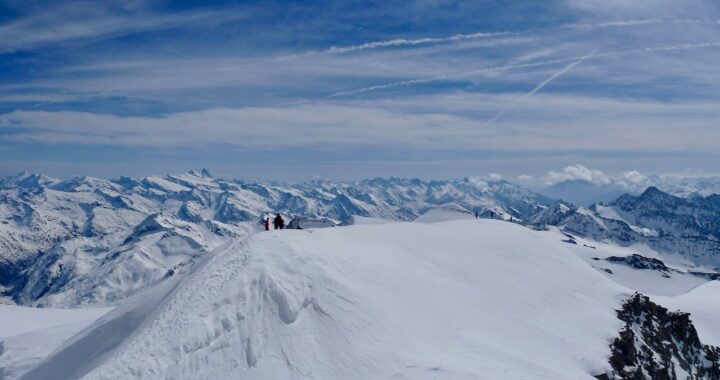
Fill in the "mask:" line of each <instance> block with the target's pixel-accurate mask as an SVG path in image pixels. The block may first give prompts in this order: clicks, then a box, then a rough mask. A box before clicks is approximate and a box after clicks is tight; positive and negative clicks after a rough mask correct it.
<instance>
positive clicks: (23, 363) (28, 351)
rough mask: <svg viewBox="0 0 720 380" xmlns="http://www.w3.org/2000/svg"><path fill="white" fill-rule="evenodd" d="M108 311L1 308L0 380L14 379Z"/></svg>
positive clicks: (6, 306)
mask: <svg viewBox="0 0 720 380" xmlns="http://www.w3.org/2000/svg"><path fill="white" fill-rule="evenodd" d="M109 310H110V309H107V308H105V309H72V310H71V309H39V308H29V307H21V306H11V305H0V379H12V378H16V377H17V376H19V375H20V374H21V373H23V372H25V371H27V370H28V369H29V368H30V367H31V366H33V365H34V364H36V363H37V362H38V361H40V360H42V359H43V358H44V357H46V356H47V355H48V354H49V353H50V352H51V351H52V350H54V349H55V348H57V347H58V346H60V345H61V344H62V343H63V342H64V341H66V340H67V339H68V338H70V337H71V336H73V335H74V334H76V333H78V332H79V331H81V330H82V329H84V328H86V327H87V326H88V325H90V324H91V323H92V322H93V321H95V320H96V319H98V318H99V317H101V316H102V315H104V314H105V313H107V312H108V311H109Z"/></svg>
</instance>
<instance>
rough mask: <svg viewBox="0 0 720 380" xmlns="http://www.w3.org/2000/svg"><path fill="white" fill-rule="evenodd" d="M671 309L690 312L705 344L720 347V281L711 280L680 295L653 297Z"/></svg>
mask: <svg viewBox="0 0 720 380" xmlns="http://www.w3.org/2000/svg"><path fill="white" fill-rule="evenodd" d="M653 300H655V301H656V302H658V303H660V304H662V305H663V306H665V307H667V308H669V309H670V310H682V311H684V312H686V313H690V314H691V315H690V319H691V320H692V321H693V323H694V324H695V327H696V329H697V331H698V335H699V336H700V339H702V342H703V343H704V344H710V345H713V346H718V347H720V302H718V300H720V281H710V282H707V283H705V284H702V285H700V286H698V287H697V288H695V289H693V290H692V291H690V292H688V293H687V294H683V295H681V296H678V297H653Z"/></svg>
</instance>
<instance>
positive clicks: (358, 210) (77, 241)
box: [0, 170, 552, 306]
mask: <svg viewBox="0 0 720 380" xmlns="http://www.w3.org/2000/svg"><path fill="white" fill-rule="evenodd" d="M450 203H452V204H457V205H459V206H460V207H463V208H466V209H468V210H472V211H477V212H483V211H485V210H493V213H495V214H496V215H498V216H500V217H504V218H505V219H508V218H510V217H514V218H515V219H517V220H522V219H523V218H524V217H525V216H527V215H529V214H532V213H535V212H537V211H538V210H539V209H540V208H541V207H542V206H545V205H549V204H551V203H552V201H551V200H549V199H547V198H545V197H543V196H540V195H538V194H536V193H533V192H532V191H529V190H526V189H523V188H521V187H519V186H516V185H513V184H510V183H508V182H504V181H496V182H487V181H482V180H478V179H472V178H470V179H462V180H455V181H421V180H418V179H398V178H390V179H380V178H376V179H372V180H364V181H358V182H349V183H344V182H330V181H316V182H310V183H302V184H294V185H288V184H275V183H247V182H242V181H227V180H221V179H216V178H213V177H212V176H210V173H209V172H207V171H205V170H203V171H191V172H188V173H184V174H180V175H170V176H162V177H161V176H153V177H147V178H140V179H132V178H127V177H121V178H118V179H115V180H104V179H99V178H92V177H75V178H71V179H69V180H64V181H61V180H57V179H53V178H50V177H46V176H42V175H38V174H28V173H23V174H20V175H18V176H14V177H8V178H5V179H2V180H0V286H2V289H3V290H2V295H3V296H5V297H8V298H10V299H12V300H13V301H14V302H16V303H19V304H24V305H43V306H74V305H80V304H114V303H116V302H117V301H119V300H121V299H122V298H124V297H126V296H128V295H131V294H134V293H136V292H137V291H139V290H141V289H143V288H144V287H146V286H148V285H151V284H155V283H157V282H159V281H163V280H164V279H165V278H167V276H169V275H168V274H170V275H171V274H172V273H173V272H174V268H175V267H177V266H178V265H188V263H190V262H193V261H195V260H197V259H198V258H199V257H201V256H202V255H204V254H205V253H207V252H208V251H210V250H212V249H214V248H215V247H217V246H218V245H219V244H220V243H221V242H222V241H224V240H227V239H228V238H232V237H234V236H237V235H238V234H239V233H240V234H242V232H241V231H240V232H239V231H238V228H241V226H242V225H244V224H248V223H249V224H254V225H258V224H259V222H260V220H261V219H262V218H263V217H264V216H265V215H268V214H271V213H275V212H279V213H282V214H284V215H285V216H286V218H287V220H288V221H290V220H292V218H293V217H298V218H301V219H299V220H305V221H322V223H323V224H324V225H338V224H341V223H345V224H347V223H350V222H352V220H353V219H352V218H353V216H358V217H377V218H384V219H389V220H413V219H415V218H416V217H418V216H420V215H422V214H424V213H425V212H426V211H427V210H429V209H432V208H434V207H437V206H442V205H445V204H450ZM305 224H307V222H306V223H305ZM311 224H312V223H311ZM300 225H302V223H300Z"/></svg>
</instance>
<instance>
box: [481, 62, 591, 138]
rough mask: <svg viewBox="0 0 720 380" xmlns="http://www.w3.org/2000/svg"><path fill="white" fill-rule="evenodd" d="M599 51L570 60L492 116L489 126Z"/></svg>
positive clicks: (488, 122)
mask: <svg viewBox="0 0 720 380" xmlns="http://www.w3.org/2000/svg"><path fill="white" fill-rule="evenodd" d="M597 51H598V49H595V50H594V51H593V52H592V53H590V54H587V55H585V56H582V57H580V59H578V60H576V61H573V62H570V64H569V65H567V66H565V67H563V68H562V70H560V71H558V72H556V73H554V74H553V75H551V76H550V77H549V78H547V79H545V80H544V81H542V82H540V84H538V85H537V86H535V88H533V89H532V90H531V91H530V92H528V93H526V94H524V95H523V96H521V97H519V98H517V99H516V100H515V101H514V102H513V103H512V104H511V105H510V106H509V107H507V108H505V109H503V110H501V111H500V112H498V113H497V114H496V115H495V116H493V117H492V118H490V120H488V121H487V123H486V125H488V126H490V125H492V124H493V123H494V122H495V121H496V120H497V119H499V118H501V117H503V116H504V115H505V114H506V113H508V112H510V111H512V110H513V109H515V107H517V106H518V105H519V104H520V103H522V102H523V101H524V100H525V99H527V98H529V97H531V96H533V95H535V94H537V93H538V92H539V91H540V90H542V89H543V88H544V87H545V86H547V85H548V84H550V82H552V81H554V80H555V79H557V78H558V77H560V76H561V75H563V74H565V73H567V72H568V71H570V70H572V69H573V67H575V66H577V65H579V64H580V63H581V62H583V61H584V60H586V59H588V58H590V57H591V56H593V55H594V54H595V53H597Z"/></svg>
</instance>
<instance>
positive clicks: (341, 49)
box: [301, 18, 704, 55]
mask: <svg viewBox="0 0 720 380" xmlns="http://www.w3.org/2000/svg"><path fill="white" fill-rule="evenodd" d="M689 21H697V22H704V20H689ZM665 22H674V21H673V20H670V21H664V20H662V19H658V18H652V19H640V20H620V21H606V22H597V23H587V24H566V25H561V26H559V27H557V29H600V28H611V27H633V26H643V25H652V24H661V23H665ZM550 29H554V28H550ZM542 30H547V29H537V30H530V31H524V32H507V31H505V32H480V33H469V34H456V35H453V36H449V37H427V38H418V39H405V38H398V39H393V40H384V41H373V42H367V43H364V44H360V45H350V46H333V47H330V48H329V49H326V50H320V51H309V52H306V53H304V54H301V55H325V54H342V53H350V52H355V51H361V50H368V49H377V48H384V47H393V46H413V45H425V44H436V43H444V42H455V41H463V40H471V39H479V38H487V37H500V36H508V35H513V36H517V35H523V34H528V33H534V32H540V31H542Z"/></svg>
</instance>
